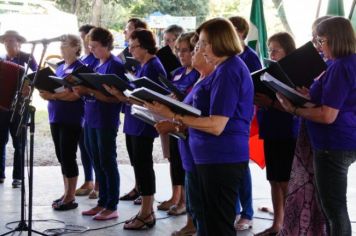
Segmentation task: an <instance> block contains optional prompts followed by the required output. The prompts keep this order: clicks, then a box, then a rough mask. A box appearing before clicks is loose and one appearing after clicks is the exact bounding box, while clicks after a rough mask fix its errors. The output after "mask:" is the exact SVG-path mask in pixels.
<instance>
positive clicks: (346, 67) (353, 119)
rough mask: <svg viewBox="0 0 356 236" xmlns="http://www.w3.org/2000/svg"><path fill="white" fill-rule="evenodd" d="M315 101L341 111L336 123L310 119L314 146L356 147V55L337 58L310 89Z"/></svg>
mask: <svg viewBox="0 0 356 236" xmlns="http://www.w3.org/2000/svg"><path fill="white" fill-rule="evenodd" d="M310 96H311V99H312V101H313V102H314V103H317V104H321V105H325V106H328V107H332V108H334V109H337V110H339V113H338V115H337V117H336V120H335V121H334V122H333V123H332V124H321V123H317V122H312V121H307V125H308V126H307V127H308V131H309V135H310V138H311V142H312V145H313V148H315V149H319V150H343V151H355V150H356V54H352V55H350V56H346V57H342V58H339V59H335V60H333V62H332V64H330V66H329V67H328V69H327V71H326V73H325V74H324V76H323V77H322V78H320V79H319V80H317V81H315V82H314V83H313V84H312V86H311V88H310Z"/></svg>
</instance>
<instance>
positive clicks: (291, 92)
mask: <svg viewBox="0 0 356 236" xmlns="http://www.w3.org/2000/svg"><path fill="white" fill-rule="evenodd" d="M261 80H262V83H264V84H265V85H266V86H267V87H269V88H270V89H271V90H272V91H274V92H279V93H281V94H283V95H284V96H286V97H287V98H288V99H289V100H290V102H291V103H293V104H294V105H295V106H298V107H314V106H315V104H313V103H312V102H311V101H310V99H309V98H308V97H307V96H305V95H304V94H301V93H300V92H298V91H297V90H295V89H294V88H291V87H290V86H288V85H286V84H284V83H282V82H281V81H279V80H278V79H276V78H274V77H273V76H272V75H270V74H269V73H268V72H266V73H264V74H263V76H262V77H261Z"/></svg>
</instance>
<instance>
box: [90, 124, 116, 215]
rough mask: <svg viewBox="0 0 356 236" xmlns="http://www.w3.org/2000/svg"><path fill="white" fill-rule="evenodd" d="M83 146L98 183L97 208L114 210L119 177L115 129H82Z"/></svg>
mask: <svg viewBox="0 0 356 236" xmlns="http://www.w3.org/2000/svg"><path fill="white" fill-rule="evenodd" d="M84 129H85V144H86V145H87V147H88V148H89V155H90V158H92V161H93V163H94V170H95V174H96V178H97V181H98V182H99V200H98V206H99V207H104V208H106V209H108V210H112V211H114V210H116V209H117V204H118V202H119V191H120V175H119V169H118V166H117V162H116V156H117V154H116V136H117V128H105V129H96V128H89V127H88V126H85V127H84Z"/></svg>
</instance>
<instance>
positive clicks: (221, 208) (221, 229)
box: [197, 162, 248, 236]
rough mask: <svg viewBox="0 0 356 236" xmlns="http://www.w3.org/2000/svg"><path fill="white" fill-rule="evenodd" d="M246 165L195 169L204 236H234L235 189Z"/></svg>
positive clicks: (203, 166)
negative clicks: (205, 235) (200, 200)
mask: <svg viewBox="0 0 356 236" xmlns="http://www.w3.org/2000/svg"><path fill="white" fill-rule="evenodd" d="M247 164H248V163H247V162H243V163H236V164H235V163H229V164H206V165H197V171H198V178H199V185H200V191H201V196H202V200H203V209H204V212H203V214H204V219H205V227H206V229H205V230H204V231H205V232H206V234H207V236H221V235H224V236H236V231H235V229H234V220H235V215H236V214H235V205H236V199H237V189H238V187H239V186H240V184H241V183H242V177H243V176H244V174H245V173H246V168H247Z"/></svg>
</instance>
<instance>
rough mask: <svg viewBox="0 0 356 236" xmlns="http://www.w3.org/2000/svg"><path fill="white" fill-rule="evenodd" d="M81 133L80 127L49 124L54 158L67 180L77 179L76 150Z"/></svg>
mask: <svg viewBox="0 0 356 236" xmlns="http://www.w3.org/2000/svg"><path fill="white" fill-rule="evenodd" d="M81 132H82V127H81V126H80V125H72V124H51V133H52V139H53V142H54V148H55V150H56V156H57V159H58V161H59V163H61V168H62V174H63V175H64V176H65V177H67V178H73V177H77V176H78V174H79V171H78V164H77V160H76V159H77V148H78V142H79V138H80V134H81Z"/></svg>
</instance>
